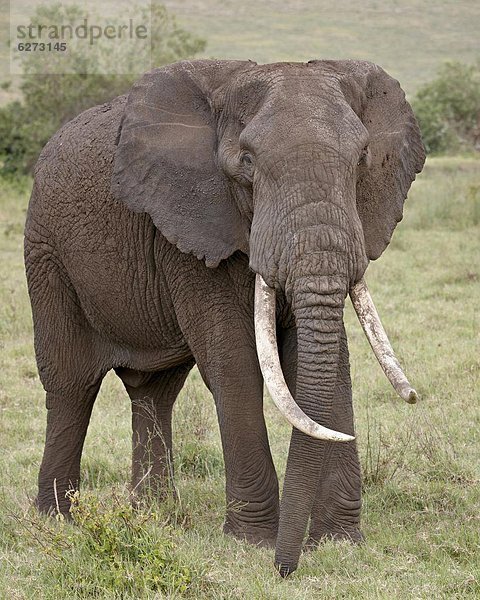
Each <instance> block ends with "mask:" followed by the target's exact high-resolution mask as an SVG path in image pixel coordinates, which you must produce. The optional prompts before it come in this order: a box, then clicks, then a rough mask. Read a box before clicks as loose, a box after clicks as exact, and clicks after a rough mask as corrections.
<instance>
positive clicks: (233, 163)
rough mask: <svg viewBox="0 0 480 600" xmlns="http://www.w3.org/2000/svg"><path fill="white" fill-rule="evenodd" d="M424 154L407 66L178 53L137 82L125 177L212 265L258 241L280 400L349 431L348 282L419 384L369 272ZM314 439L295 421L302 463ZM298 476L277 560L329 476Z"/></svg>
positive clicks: (391, 364)
mask: <svg viewBox="0 0 480 600" xmlns="http://www.w3.org/2000/svg"><path fill="white" fill-rule="evenodd" d="M424 160H425V155H424V149H423V145H422V142H421V138H420V133H419V129H418V126H417V124H416V121H415V118H414V116H413V114H412V111H411V109H410V106H409V105H408V103H407V102H406V101H405V96H404V93H403V92H402V90H401V88H400V86H399V84H398V82H397V81H395V80H394V79H392V78H391V77H390V76H389V75H387V74H386V73H385V72H384V71H383V70H382V69H381V68H379V67H377V66H375V65H373V64H371V63H367V62H358V61H313V62H310V63H307V64H301V63H280V64H272V65H256V64H255V63H252V62H240V61H238V62H237V61H198V62H180V63H177V64H174V65H171V66H168V67H165V68H161V69H155V70H153V71H151V72H149V73H147V74H146V75H145V76H144V77H143V78H142V79H141V80H140V81H139V82H138V83H137V84H136V85H135V86H134V88H133V90H132V92H131V94H130V96H129V99H128V104H127V108H126V112H125V118H124V122H123V126H122V130H121V136H120V139H119V146H118V151H117V155H116V160H115V169H114V179H113V190H114V193H115V195H116V197H117V198H120V199H121V200H123V201H124V202H125V203H126V204H127V205H128V206H129V207H131V208H132V209H133V210H135V211H139V212H147V213H149V214H150V215H151V217H152V219H153V222H154V223H155V225H156V226H157V227H158V229H159V230H160V231H161V232H162V234H163V235H164V236H165V237H166V238H167V239H168V240H169V241H170V242H171V243H172V244H175V245H176V246H177V247H178V248H179V250H181V251H182V252H189V253H193V254H195V255H196V256H197V258H199V259H201V260H205V263H206V265H207V266H208V267H211V268H215V267H216V266H217V265H218V264H219V262H220V261H221V260H223V259H226V258H228V257H229V256H230V255H231V254H232V253H234V252H235V251H237V250H240V251H242V252H245V253H247V254H248V255H249V258H250V267H251V268H252V270H253V271H254V272H255V273H257V289H256V315H255V318H256V330H257V349H258V353H259V359H260V363H261V366H262V370H263V373H264V376H265V379H266V383H267V385H268V387H269V389H270V391H271V394H272V396H273V399H274V401H275V402H276V403H277V405H279V407H280V408H281V409H282V411H283V412H284V414H285V416H286V417H287V418H288V419H289V421H290V422H291V423H292V424H293V425H295V427H297V428H298V429H300V430H301V431H303V432H305V434H308V435H310V436H313V437H317V438H321V439H328V440H336V441H347V440H351V439H353V438H352V436H351V435H345V434H344V433H337V432H335V431H332V430H331V429H327V427H328V426H329V427H332V426H335V425H336V424H335V423H331V419H330V413H331V405H332V401H333V391H334V387H335V383H336V378H337V370H338V363H339V346H340V337H341V335H342V331H343V310H344V303H345V298H346V296H347V294H348V293H349V291H350V293H351V296H352V299H353V301H354V305H355V306H356V308H357V312H358V313H359V316H360V317H361V320H363V324H364V327H365V329H366V332H367V334H368V335H369V338H370V341H371V343H372V346H373V348H374V350H375V351H376V354H377V357H378V358H379V359H380V361H381V363H382V366H383V368H384V370H385V372H386V373H387V375H389V378H390V380H391V381H392V383H393V384H394V385H395V387H396V389H397V390H398V391H399V393H400V394H401V395H402V396H403V397H404V398H405V399H406V400H409V401H414V400H415V392H414V391H413V390H412V389H411V388H410V386H409V385H408V382H407V381H406V379H405V377H404V375H403V373H402V372H401V370H400V368H399V365H398V363H397V362H396V359H395V357H394V355H393V353H392V351H391V347H390V346H389V343H388V339H387V338H386V336H385V334H384V332H383V330H382V328H381V325H380V323H379V321H378V315H376V312H375V309H374V307H373V304H372V303H371V300H370V298H369V296H368V292H367V291H366V288H365V286H364V283H363V280H362V277H363V273H364V271H365V269H366V267H367V265H368V262H369V260H374V259H376V258H378V257H379V256H380V255H381V254H382V252H383V251H384V249H385V247H386V246H387V244H388V243H389V241H390V238H391V235H392V232H393V230H394V228H395V226H396V224H397V223H398V222H399V221H400V220H401V218H402V211H403V203H404V200H405V197H406V195H407V191H408V189H409V187H410V185H411V183H412V181H413V180H414V178H415V174H416V173H418V172H420V171H421V169H422V166H423V163H424ZM275 290H277V291H281V292H282V294H284V296H285V298H286V299H287V301H288V303H289V304H290V306H291V309H292V312H293V315H294V317H295V323H296V328H297V343H298V367H297V381H296V392H295V401H293V399H292V397H291V395H290V392H289V390H288V388H287V386H286V385H285V382H284V380H283V376H282V373H281V369H280V368H279V361H278V354H277V351H276V343H275V315H274V311H275ZM319 423H320V425H319ZM326 426H327V427H326ZM337 426H338V425H337ZM347 433H348V434H353V432H352V431H350V432H347ZM302 435H303V434H302ZM309 441H310V442H312V443H308V442H309ZM316 447H317V446H316V445H315V440H312V439H311V438H308V437H307V435H304V439H303V438H302V437H300V438H299V437H298V436H297V442H295V443H293V442H292V445H291V447H290V455H292V453H294V454H296V455H297V456H299V457H300V461H298V460H297V461H296V463H295V464H299V462H300V464H301V462H302V460H304V461H312V460H315V449H316ZM289 464H290V463H289ZM292 464H293V463H292ZM299 477H300V474H299V473H298V472H295V468H294V467H292V468H290V467H287V473H286V478H285V482H286V483H285V489H284V498H283V500H282V509H281V515H280V533H279V537H278V540H277V556H276V559H277V562H278V563H281V564H283V565H288V568H289V569H290V570H291V569H292V568H294V567H295V566H296V562H297V561H298V556H299V554H300V548H301V544H302V539H303V535H304V532H305V529H306V525H307V521H308V517H309V514H310V511H311V503H312V502H313V496H314V492H315V489H316V483H317V482H316V481H311V482H310V485H311V489H310V490H308V489H303V490H302V493H301V495H299V497H298V498H297V501H295V492H294V491H292V490H295V486H296V485H297V483H296V482H297V481H298V480H299ZM289 494H290V495H291V496H292V497H291V498H289V497H288V495H289ZM297 495H298V491H297ZM286 496H287V498H285V497H286ZM299 503H301V506H299V505H298V504H299ZM287 524H288V526H287Z"/></svg>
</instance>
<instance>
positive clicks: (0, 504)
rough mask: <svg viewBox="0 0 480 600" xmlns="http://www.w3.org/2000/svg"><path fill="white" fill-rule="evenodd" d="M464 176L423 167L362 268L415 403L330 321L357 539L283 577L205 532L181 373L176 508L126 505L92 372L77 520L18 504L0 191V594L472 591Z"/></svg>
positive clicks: (15, 266)
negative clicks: (350, 408)
mask: <svg viewBox="0 0 480 600" xmlns="http://www.w3.org/2000/svg"><path fill="white" fill-rule="evenodd" d="M479 166H480V163H479V162H478V160H474V159H468V158H451V159H450V158H449V159H447V158H444V159H443V158H442V159H438V158H437V159H429V160H428V162H427V166H426V168H425V171H424V173H423V174H422V175H421V176H420V177H419V179H418V181H417V182H416V183H415V184H414V187H413V190H412V193H411V195H410V198H409V200H408V201H407V207H406V217H405V219H404V222H403V223H401V224H400V225H399V228H398V231H397V232H396V234H395V236H394V239H393V242H392V244H391V245H390V247H389V249H388V250H387V251H386V253H385V256H384V257H382V258H381V259H380V260H379V261H378V262H376V263H372V265H371V266H370V268H369V270H368V273H367V279H368V282H369V286H370V289H371V291H372V295H373V297H374V299H375V301H376V304H377V307H378V309H379V312H380V314H381V315H382V317H383V321H384V324H385V327H386V329H387V331H388V332H389V334H390V337H391V341H392V343H393V345H394V347H395V348H396V350H397V352H398V355H399V357H400V358H401V361H402V363H403V364H404V365H405V369H406V371H407V373H408V375H409V377H410V379H411V381H412V382H414V385H415V386H416V387H417V389H418V391H419V393H420V395H421V402H420V403H419V404H418V405H416V406H407V405H405V404H402V403H401V402H400V401H399V400H398V399H397V398H396V397H395V395H394V393H393V391H392V389H391V388H390V387H389V384H388V382H386V380H385V378H384V377H383V375H382V373H381V371H380V367H379V366H378V365H377V364H376V363H375V360H374V358H373V356H372V353H371V351H370V349H369V347H368V343H367V342H366V340H365V338H364V335H363V333H362V332H361V330H360V326H359V325H358V323H357V322H356V317H355V316H354V313H353V310H352V309H351V307H348V309H347V311H346V324H347V330H348V335H349V342H350V349H351V367H352V377H353V387H354V402H355V410H356V425H357V433H358V441H359V448H360V455H361V463H362V467H363V481H364V509H363V530H364V533H365V534H366V537H367V542H366V544H365V545H363V546H360V547H353V546H350V545H347V544H333V543H328V544H326V545H325V546H323V547H322V548H321V549H319V550H318V551H315V552H311V553H308V554H306V555H305V556H303V558H302V561H301V565H300V568H299V569H298V571H297V572H296V573H295V574H294V575H293V576H292V577H291V578H290V579H288V580H287V581H283V580H280V578H279V577H278V575H277V574H276V572H275V571H274V569H273V566H272V561H273V553H272V552H271V551H268V550H262V549H257V548H253V547H251V546H248V545H247V544H244V543H241V542H238V541H236V540H233V539H230V538H227V537H225V536H223V534H222V533H221V525H222V518H223V513H224V493H223V490H224V477H223V459H222V454H221V449H220V439H219V432H218V425H217V423H216V417H215V412H214V407H213V401H212V399H211V397H210V395H209V394H208V392H207V391H206V389H205V387H204V386H203V384H202V383H201V380H200V378H199V375H198V373H197V372H194V373H193V374H192V375H191V376H190V378H189V380H188V381H187V385H186V386H185V388H184V390H183V391H182V393H181V396H180V398H179V400H178V402H177V404H176V407H175V415H174V426H175V432H174V435H175V449H176V455H175V466H176V472H177V480H176V484H177V488H178V492H179V496H180V503H179V504H178V505H177V506H173V505H172V504H171V503H166V504H165V505H162V506H160V507H151V508H150V509H149V508H148V507H147V508H144V509H142V510H141V511H140V512H139V513H137V514H134V513H132V512H131V511H130V510H129V508H128V491H127V482H128V478H129V469H130V407H129V402H128V400H127V397H126V394H125V392H124V390H123V389H122V386H121V385H120V383H119V381H118V380H117V379H116V378H115V376H114V375H113V374H109V376H108V377H107V378H106V380H105V382H104V385H103V386H102V390H101V393H100V396H99V398H98V400H97V403H96V406H95V409H94V414H93V417H92V422H91V426H90V429H89V433H88V436H87V441H86V445H85V451H84V459H83V463H82V475H83V481H84V488H83V489H84V494H83V495H82V497H81V499H80V502H81V504H80V505H79V506H80V508H79V514H78V518H77V525H71V524H68V523H63V522H56V521H55V520H45V519H43V518H41V517H39V516H38V515H37V514H36V513H35V511H33V510H32V509H31V507H30V502H31V498H32V497H33V496H34V494H35V487H36V476H37V471H38V466H39V462H40V460H41V454H42V449H43V441H44V438H43V436H44V426H45V408H44V396H43V391H42V388H41V385H40V383H39V380H38V377H37V375H36V368H35V361H34V356H33V348H32V332H31V320H30V309H29V305H28V299H27V294H26V289H25V280H24V275H23V266H22V227H23V220H24V216H25V207H26V202H27V196H28V186H29V181H28V180H25V181H23V182H20V183H7V182H3V183H2V185H1V188H0V256H1V275H0V276H1V292H0V336H1V337H0V343H1V355H0V361H1V362H0V378H1V386H0V440H1V453H0V598H8V599H14V600H15V599H30V598H42V600H43V599H46V600H48V599H50V598H52V599H53V598H67V597H68V598H92V597H97V598H132V599H133V598H148V599H150V598H152V599H153V598H163V597H168V598H178V597H191V598H215V599H217V598H221V599H233V598H235V599H236V598H238V599H240V598H249V599H250V598H254V599H257V598H258V599H271V598H279V599H288V600H297V599H303V598H306V597H321V598H436V599H437V598H438V599H443V598H445V599H450V598H462V599H464V598H472V599H473V598H478V597H479V596H480V465H479V461H478V457H479V456H480V414H479V412H478V383H479V371H480V369H479V366H480V365H479V355H480V348H479V312H478V311H479V309H478V297H479V293H480V289H479V288H480V272H479V262H478V257H479V255H480V223H479V210H480V209H479V202H480V199H479V191H478V190H479V185H480V180H479V176H478V172H479ZM265 410H266V417H267V420H268V428H269V434H270V438H271V446H272V450H273V453H274V458H275V462H276V465H277V468H278V470H279V472H280V473H283V471H284V468H285V459H286V452H287V448H288V441H289V428H288V427H287V426H286V424H285V423H284V422H283V419H282V418H281V417H280V416H279V415H278V413H277V412H276V410H275V409H274V407H272V405H271V403H270V401H267V403H266V409H265ZM192 415H194V416H195V425H193V423H192V421H193V419H192Z"/></svg>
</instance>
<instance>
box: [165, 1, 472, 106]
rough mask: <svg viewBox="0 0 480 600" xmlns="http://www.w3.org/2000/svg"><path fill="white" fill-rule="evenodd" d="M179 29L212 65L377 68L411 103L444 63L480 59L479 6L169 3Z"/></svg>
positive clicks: (467, 3)
mask: <svg viewBox="0 0 480 600" xmlns="http://www.w3.org/2000/svg"><path fill="white" fill-rule="evenodd" d="M164 4H165V6H166V7H167V8H168V9H169V10H171V11H172V12H173V13H174V14H176V15H178V19H179V22H180V24H182V25H184V26H185V27H186V28H187V29H188V30H189V31H191V32H192V33H196V34H197V35H201V36H202V37H204V38H205V39H206V40H207V42H208V45H207V48H206V51H205V52H204V56H206V57H215V58H240V59H252V60H255V61H257V62H275V61H291V60H295V61H306V60H310V59H312V58H354V59H362V60H371V61H373V62H376V63H378V64H380V65H381V66H382V67H384V68H385V69H386V70H387V71H388V72H389V73H390V74H391V75H393V76H394V77H396V78H397V79H398V80H399V81H400V82H401V84H402V87H403V88H404V89H405V90H406V92H407V94H408V95H413V94H414V92H415V90H416V89H417V88H418V87H419V85H421V84H422V83H425V82H426V81H429V80H430V79H432V78H433V77H434V75H435V72H436V70H437V68H438V66H439V65H440V64H441V63H442V62H443V61H445V60H449V59H455V60H460V61H464V62H472V61H474V60H476V59H477V58H478V55H479V45H478V29H479V24H480V4H479V3H478V2H475V1H474V0H463V1H459V2H455V1H452V0H442V1H439V2H430V1H429V0H402V2H398V1H397V0H382V1H379V0H364V1H363V2H358V1H357V0H342V1H341V2H330V1H329V0H317V1H316V2H311V1H310V0H285V1H284V2H276V1H273V0H266V1H263V2H259V1H258V0H242V2H237V1H236V0H197V2H195V3H194V4H193V6H192V3H191V2H180V1H179V0H165V2H164Z"/></svg>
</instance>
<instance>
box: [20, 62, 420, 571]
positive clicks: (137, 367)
mask: <svg viewBox="0 0 480 600" xmlns="http://www.w3.org/2000/svg"><path fill="white" fill-rule="evenodd" d="M424 161H425V151H424V146H423V143H422V140H421V135H420V131H419V128H418V125H417V122H416V120H415V117H414V114H413V112H412V110H411V108H410V105H409V104H408V102H407V101H406V99H405V94H404V92H403V91H402V89H401V87H400V85H399V83H398V82H397V81H396V80H395V79H393V78H392V77H390V76H389V75H388V74H387V73H386V72H385V71H384V70H383V69H382V68H380V67H379V66H377V65H375V64H373V63H370V62H366V61H354V60H313V61H309V62H308V63H274V64H262V65H260V64H257V63H255V62H252V61H235V60H225V61H223V60H198V61H181V62H177V63H174V64H171V65H167V66H164V67H161V68H155V69H153V70H151V71H149V72H147V73H146V74H144V75H143V76H142V77H141V78H140V79H139V80H138V81H137V82H136V83H135V84H134V85H133V87H132V88H131V90H130V91H129V93H128V94H126V95H124V96H120V97H118V98H115V99H114V100H112V101H111V102H108V103H106V104H103V105H101V106H97V107H94V108H91V109H89V110H87V111H85V112H83V113H82V114H80V115H79V116H77V117H76V118H74V119H73V120H72V121H70V122H69V123H67V124H66V125H64V126H63V127H62V128H61V129H60V130H59V131H58V132H57V133H56V134H55V135H54V136H53V137H52V138H51V140H50V141H49V142H48V143H47V144H46V146H45V148H44V149H43V151H42V153H41V155H40V157H39V159H38V162H37V165H36V167H35V175H34V183H33V189H32V195H31V199H30V204H29V208H28V213H27V221H26V227H25V265H26V274H27V281H28V290H29V295H30V300H31V306H32V313H33V324H34V343H35V353H36V360H37V365H38V371H39V376H40V379H41V382H42V385H43V387H44V389H45V392H46V408H47V426H46V441H45V449H44V455H43V459H42V463H41V466H40V473H39V480H38V496H37V499H36V503H37V506H38V508H39V510H41V511H44V512H49V511H51V510H52V508H53V509H55V507H56V508H57V509H58V510H60V511H61V512H62V513H64V514H68V511H69V502H68V499H67V498H66V497H65V493H66V491H67V490H68V489H69V488H70V487H71V486H73V487H75V488H76V487H78V485H79V477H80V459H81V453H82V447H83V443H84V438H85V435H86V432H87V427H88V423H89V419H90V415H91V411H92V407H93V404H94V401H95V397H96V395H97V392H98V390H99V387H100V384H101V381H102V379H103V377H104V376H105V374H106V373H107V372H108V371H109V370H112V369H113V370H114V371H115V372H116V374H117V375H118V376H119V377H120V379H121V380H122V382H123V384H124V387H125V388H126V391H127V393H128V395H129V397H130V399H131V404H132V430H133V434H132V435H133V458H132V482H131V485H132V490H135V494H136V495H138V496H139V497H141V496H142V494H144V493H146V492H148V493H150V492H152V491H153V492H154V493H155V494H156V495H158V497H159V498H161V497H163V496H164V495H165V493H166V490H167V489H168V483H169V477H170V474H171V468H170V466H169V465H170V464H171V456H172V426H171V418H172V407H173V405H174V402H175V399H176V398H177V395H178V394H179V392H180V390H181V388H182V386H183V384H184V382H185V379H186V377H187V375H188V373H189V371H190V370H191V368H192V367H193V365H194V364H196V365H197V367H198V370H199V372H200V374H201V377H202V379H203V381H204V382H205V384H206V385H207V387H208V389H209V390H210V392H211V393H212V395H213V397H214V401H215V406H216V411H217V415H218V420H219V426H220V435H221V442H222V448H223V453H224V461H225V480H226V484H225V487H226V516H225V521H224V525H223V529H224V531H225V532H226V533H229V534H232V535H234V536H236V537H238V538H241V539H244V540H247V541H249V542H251V543H254V544H259V545H265V546H269V547H275V565H276V567H277V569H278V570H279V572H280V574H281V575H282V576H287V575H288V574H290V573H292V572H293V571H294V570H295V569H296V568H297V566H298V562H299V558H300V555H301V551H302V548H303V545H304V537H305V533H306V530H307V525H308V522H310V526H309V532H308V538H307V542H306V545H307V546H312V547H315V546H317V545H318V544H320V543H321V542H322V540H325V539H328V538H330V539H346V540H351V541H353V542H360V541H361V540H362V539H363V535H362V533H361V530H360V511H361V475H360V466H359V459H358V454H357V447H356V440H355V435H354V422H353V410H352V386H351V380H350V368H349V357H348V346H347V339H346V334H345V328H344V323H343V313H344V307H345V302H346V297H347V295H348V294H350V296H351V297H352V300H353V303H354V305H355V307H356V309H357V312H358V314H359V317H360V320H361V321H362V323H363V325H364V328H365V332H366V333H367V336H368V337H369V339H370V342H371V345H372V348H373V350H374V351H375V354H376V355H377V358H378V359H379V361H380V363H381V365H382V367H383V369H384V371H385V373H386V375H387V376H388V378H389V379H390V381H391V382H392V384H393V385H394V387H395V388H396V389H397V391H398V393H399V394H400V395H401V396H402V397H403V398H404V399H405V400H407V401H408V402H414V401H415V400H416V392H415V390H414V389H413V388H411V386H410V384H409V383H408V380H407V379H406V377H405V375H404V373H403V371H402V369H401V367H400V365H399V364H398V361H397V360H396V358H395V355H394V354H393V350H392V348H391V346H390V344H389V342H388V338H387V337H386V334H385V332H384V330H383V328H382V326H381V323H380V320H379V317H378V314H377V313H376V311H375V307H374V305H373V302H372V300H371V297H370V295H369V293H368V289H367V287H366V284H365V281H364V273H365V270H366V268H367V266H368V264H369V262H370V261H371V260H375V259H377V258H378V257H379V256H380V255H381V254H382V253H383V251H384V250H385V248H386V246H387V245H388V244H389V242H390V239H391V236H392V233H393V230H394V229H395V227H396V225H397V223H398V222H399V221H400V220H401V219H402V214H403V204H404V201H405V199H406V196H407V192H408V190H409V188H410V185H411V183H412V181H413V180H414V179H415V176H416V174H417V173H419V172H420V171H421V170H422V167H423V164H424ZM264 383H265V384H266V385H267V387H268V389H269V391H270V393H271V396H272V398H273V400H274V402H275V403H276V404H277V406H278V407H279V409H280V410H281V412H282V413H283V414H284V416H285V417H286V418H287V420H288V421H289V422H290V423H291V424H292V425H293V428H292V434H291V440H290V446H289V450H288V458H287V466H286V473H285V483H284V487H283V493H282V498H281V502H280V500H279V485H278V479H277V474H276V471H275V468H274V464H273V461H272V456H271V453H270V447H269V441H268V436H267V429H266V425H265V420H264V415H263V389H264ZM145 399H148V406H146V404H145V402H144V401H145Z"/></svg>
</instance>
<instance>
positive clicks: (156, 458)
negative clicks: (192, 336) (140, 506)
mask: <svg viewBox="0 0 480 600" xmlns="http://www.w3.org/2000/svg"><path fill="white" fill-rule="evenodd" d="M193 364H194V362H193V360H192V361H191V362H188V363H185V364H183V365H180V366H178V367H172V368H171V369H166V370H164V371H159V372H156V373H143V372H139V371H132V370H130V369H123V368H119V369H116V372H117V375H118V376H119V377H120V378H121V379H122V381H123V383H124V385H125V388H126V390H127V392H128V395H129V396H130V400H131V401H132V450H133V455H132V497H133V499H134V502H137V501H138V499H139V498H141V497H145V496H147V497H151V498H160V499H162V498H164V497H165V496H166V494H167V492H168V490H169V488H171V487H172V483H173V481H172V477H173V463H172V409H173V405H174V403H175V400H176V398H177V396H178V394H179V392H180V390H181V389H182V386H183V384H184V383H185V379H186V378H187V375H188V373H189V371H190V369H191V368H192V366H193Z"/></svg>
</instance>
